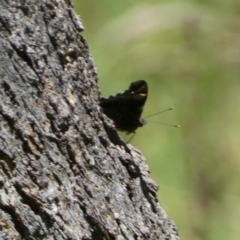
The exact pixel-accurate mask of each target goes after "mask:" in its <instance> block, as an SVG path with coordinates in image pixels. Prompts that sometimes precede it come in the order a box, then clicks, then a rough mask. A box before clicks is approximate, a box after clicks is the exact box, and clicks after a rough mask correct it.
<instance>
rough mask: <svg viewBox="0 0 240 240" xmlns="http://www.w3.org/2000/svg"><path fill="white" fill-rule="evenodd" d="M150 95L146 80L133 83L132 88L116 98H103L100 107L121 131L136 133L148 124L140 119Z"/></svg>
mask: <svg viewBox="0 0 240 240" xmlns="http://www.w3.org/2000/svg"><path fill="white" fill-rule="evenodd" d="M147 94H148V85H147V83H146V81H144V80H138V81H136V82H132V83H131V85H130V87H129V88H128V89H127V90H126V91H124V92H122V93H118V94H116V95H115V96H110V97H109V98H101V100H100V106H101V107H102V109H103V112H104V114H105V115H107V116H108V117H109V118H110V119H112V120H113V122H114V124H115V126H116V128H117V129H118V130H119V131H125V132H127V133H134V132H135V130H136V129H137V128H138V127H142V126H143V125H144V124H146V121H145V120H144V119H142V118H140V116H141V113H142V110H143V106H144V104H145V102H146V99H147Z"/></svg>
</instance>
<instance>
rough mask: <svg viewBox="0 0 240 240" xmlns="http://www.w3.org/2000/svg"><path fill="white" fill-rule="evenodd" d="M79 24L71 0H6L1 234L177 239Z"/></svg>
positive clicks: (0, 42) (1, 41)
mask: <svg viewBox="0 0 240 240" xmlns="http://www.w3.org/2000/svg"><path fill="white" fill-rule="evenodd" d="M82 30H83V27H82V25H81V21H80V20H79V19H78V17H77V16H76V14H75V13H74V11H73V9H72V5H71V2H70V1H68V0H65V1H64V0H54V1H53V0H45V1H39V0H25V1H19V0H11V1H7V0H0V239H4V240H5V239H10V240H12V239H29V240H30V239H31V240H33V239H57V240H61V239H85V240H86V239H119V240H120V239H178V237H177V230H176V228H175V225H174V224H173V223H172V222H171V221H170V220H169V219H168V217H167V215H166V214H165V212H164V211H163V210H162V209H161V207H160V205H159V203H158V201H157V197H156V191H157V186H156V184H155V183H154V182H153V181H152V180H151V179H150V178H149V174H148V167H147V165H146V162H145V159H144V158H143V156H142V155H141V153H139V152H138V151H137V150H136V149H133V148H132V147H130V146H129V145H128V146H127V145H125V143H124V142H122V141H121V139H120V138H119V137H118V135H117V132H116V130H115V129H114V127H113V126H112V123H111V122H110V121H109V120H108V119H107V118H106V116H104V115H103V113H102V111H101V108H100V107H99V97H100V92H99V89H98V87H97V74H96V70H95V67H94V63H93V61H92V59H91V57H90V56H89V52H88V47H87V44H86V42H85V40H84V39H83V38H82V36H81V35H80V34H79V32H81V31H82Z"/></svg>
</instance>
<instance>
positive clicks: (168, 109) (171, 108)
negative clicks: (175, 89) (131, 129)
mask: <svg viewBox="0 0 240 240" xmlns="http://www.w3.org/2000/svg"><path fill="white" fill-rule="evenodd" d="M170 110H173V107H170V108H167V109H165V110H163V111H160V112H157V113H153V114H151V115H148V116H146V117H144V118H143V119H146V118H149V117H152V116H155V115H157V114H160V113H163V112H166V111H170Z"/></svg>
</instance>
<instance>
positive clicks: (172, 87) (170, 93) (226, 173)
mask: <svg viewBox="0 0 240 240" xmlns="http://www.w3.org/2000/svg"><path fill="white" fill-rule="evenodd" d="M147 2H148V4H146V1H133V0H131V1H130V0H122V1H118V2H117V1H106V0H102V1H98V2H97V1H93V0H89V1H83V0H81V1H80V0H78V1H77V0H75V9H76V11H77V12H78V13H79V14H80V16H81V18H82V19H83V23H84V26H85V29H86V30H85V32H84V33H83V34H84V36H85V38H86V39H87V41H88V44H89V46H90V52H91V54H92V55H93V57H94V59H95V61H96V65H97V68H98V74H99V85H100V87H101V90H102V94H103V96H108V95H110V94H114V93H116V92H119V91H123V90H125V89H126V88H127V87H128V86H129V84H130V82H132V81H135V80H138V79H145V80H147V81H148V84H149V98H148V100H147V103H146V105H145V111H144V113H143V116H146V115H148V114H151V113H154V112H157V111H160V110H163V109H165V108H168V107H171V106H174V107H175V110H174V111H173V112H169V113H165V114H163V115H159V116H155V117H153V119H149V120H154V121H161V122H166V123H174V124H179V125H181V128H180V129H176V128H169V127H165V126H161V125H157V124H154V123H148V124H147V125H146V126H144V127H143V128H141V129H138V131H137V134H136V136H135V138H134V139H133V140H132V142H131V144H132V145H134V146H136V147H137V148H139V149H140V150H141V151H142V152H143V154H144V155H145V156H146V158H147V160H148V163H149V165H150V169H151V175H152V177H153V178H154V179H155V180H156V181H157V182H158V184H159V185H160V190H159V200H160V202H161V204H162V205H163V207H164V209H165V210H166V211H167V213H168V214H169V216H170V218H172V219H173V220H174V221H175V222H176V223H177V226H178V227H179V230H180V237H181V238H182V239H189V240H190V239H199V240H207V239H211V240H214V239H218V240H219V239H224V240H225V239H231V240H238V239H239V238H240V230H239V229H240V228H239V219H240V210H239V205H240V190H239V182H240V170H239V169H240V150H239V146H240V134H239V130H240V125H239V122H240V108H239V105H240V34H239V30H240V27H239V19H240V11H239V9H240V8H239V6H240V4H239V3H238V1H233V0H229V1H223V0H222V1H216V0H211V1H207V0H205V1H197V0H195V1H193V0H192V1H190V0H188V1H187V0H185V1H177V0H175V1H156V0H155V1H147ZM128 137H129V136H127V137H126V138H125V139H126V140H127V139H128Z"/></svg>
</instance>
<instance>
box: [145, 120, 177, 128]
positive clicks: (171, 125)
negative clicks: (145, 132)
mask: <svg viewBox="0 0 240 240" xmlns="http://www.w3.org/2000/svg"><path fill="white" fill-rule="evenodd" d="M148 122H152V123H158V124H162V125H166V126H170V127H175V128H180V126H179V125H173V124H168V123H161V122H154V121H148Z"/></svg>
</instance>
